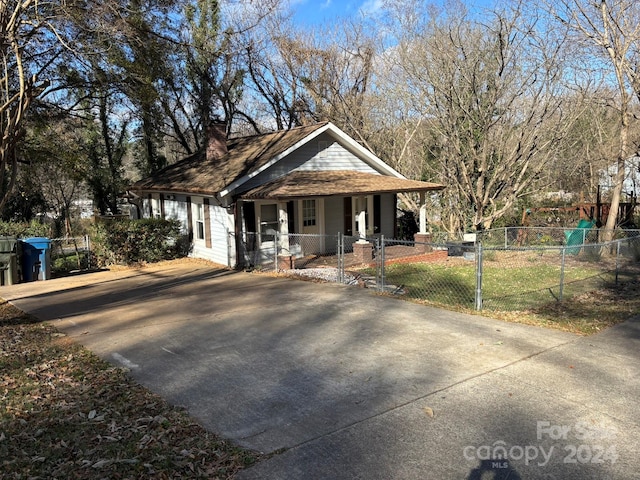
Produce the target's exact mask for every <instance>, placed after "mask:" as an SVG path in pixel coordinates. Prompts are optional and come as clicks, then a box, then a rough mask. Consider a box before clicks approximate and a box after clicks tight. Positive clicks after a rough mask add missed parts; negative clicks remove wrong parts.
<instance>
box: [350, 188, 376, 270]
mask: <svg viewBox="0 0 640 480" xmlns="http://www.w3.org/2000/svg"><path fill="white" fill-rule="evenodd" d="M367 202H368V198H367V197H357V198H356V216H357V218H358V237H360V238H359V239H358V241H357V242H356V243H354V244H353V256H354V258H355V260H356V262H358V263H363V264H368V263H371V262H372V261H373V244H372V243H371V242H368V241H367Z"/></svg>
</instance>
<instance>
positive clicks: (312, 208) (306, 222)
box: [302, 200, 316, 227]
mask: <svg viewBox="0 0 640 480" xmlns="http://www.w3.org/2000/svg"><path fill="white" fill-rule="evenodd" d="M315 225H316V201H315V200H303V201H302V226H304V227H315Z"/></svg>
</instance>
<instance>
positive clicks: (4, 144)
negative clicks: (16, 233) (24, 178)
mask: <svg viewBox="0 0 640 480" xmlns="http://www.w3.org/2000/svg"><path fill="white" fill-rule="evenodd" d="M54 10H55V7H54V4H53V3H51V2H38V1H35V0H13V1H2V2H1V3H0V54H1V55H2V60H1V61H2V73H0V75H1V77H0V116H1V121H2V127H1V128H2V135H1V136H0V210H2V208H3V207H4V205H5V203H6V201H7V199H8V197H9V195H10V194H11V191H12V190H13V187H14V185H15V181H16V176H17V172H18V155H17V147H18V144H19V142H20V141H21V139H22V138H23V136H24V122H25V119H26V117H27V114H28V111H29V108H30V107H31V105H32V103H33V101H34V99H35V98H37V97H38V96H39V95H41V94H42V93H43V92H44V90H45V89H46V87H47V86H48V82H47V81H46V80H43V79H41V78H40V77H41V74H42V72H43V71H44V70H45V69H46V68H47V66H48V64H49V60H50V57H51V56H52V55H55V54H54V53H52V52H51V44H52V36H53V33H52V31H51V29H50V23H49V22H50V20H51V18H52V17H53V16H54V14H55V11H54ZM34 59H38V60H40V61H39V62H36V61H34Z"/></svg>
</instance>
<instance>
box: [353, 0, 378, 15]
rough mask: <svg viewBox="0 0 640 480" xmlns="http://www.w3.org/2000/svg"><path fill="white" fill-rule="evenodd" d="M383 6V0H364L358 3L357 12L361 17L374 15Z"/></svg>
mask: <svg viewBox="0 0 640 480" xmlns="http://www.w3.org/2000/svg"><path fill="white" fill-rule="evenodd" d="M383 8H384V0H366V1H365V2H363V3H362V5H360V8H359V10H358V11H359V12H360V15H362V16H363V17H371V16H373V15H376V14H377V13H378V12H380V11H381V10H382V9H383Z"/></svg>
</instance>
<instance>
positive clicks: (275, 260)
mask: <svg viewBox="0 0 640 480" xmlns="http://www.w3.org/2000/svg"><path fill="white" fill-rule="evenodd" d="M278 243H280V232H276V234H275V235H274V237H273V253H274V258H273V266H274V268H275V271H276V273H278Z"/></svg>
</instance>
